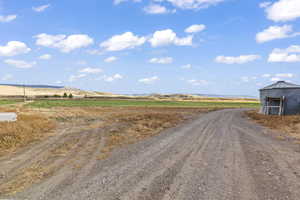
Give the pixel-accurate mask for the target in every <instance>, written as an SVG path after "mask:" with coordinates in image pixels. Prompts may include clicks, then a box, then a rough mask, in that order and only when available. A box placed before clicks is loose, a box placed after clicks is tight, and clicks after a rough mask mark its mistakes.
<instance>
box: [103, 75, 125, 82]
mask: <svg viewBox="0 0 300 200" xmlns="http://www.w3.org/2000/svg"><path fill="white" fill-rule="evenodd" d="M120 79H123V76H122V75H120V74H114V75H112V76H104V77H103V80H104V81H106V82H113V81H116V80H120Z"/></svg>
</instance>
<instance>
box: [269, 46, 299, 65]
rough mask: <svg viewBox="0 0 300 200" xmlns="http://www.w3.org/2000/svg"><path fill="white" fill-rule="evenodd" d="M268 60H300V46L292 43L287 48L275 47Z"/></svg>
mask: <svg viewBox="0 0 300 200" xmlns="http://www.w3.org/2000/svg"><path fill="white" fill-rule="evenodd" d="M268 62H290V63H292V62H300V46H298V45H292V46H290V47H288V48H286V49H279V48H276V49H273V51H272V52H271V53H270V55H269V58H268Z"/></svg>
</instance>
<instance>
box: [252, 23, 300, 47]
mask: <svg viewBox="0 0 300 200" xmlns="http://www.w3.org/2000/svg"><path fill="white" fill-rule="evenodd" d="M298 35H300V33H299V32H298V33H293V26H292V25H283V26H270V27H269V28H267V29H265V30H263V31H262V32H260V33H257V34H256V41H257V42H258V43H263V42H268V41H271V40H275V39H283V38H289V37H295V36H298Z"/></svg>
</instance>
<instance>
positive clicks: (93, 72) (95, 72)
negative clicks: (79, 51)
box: [78, 67, 102, 74]
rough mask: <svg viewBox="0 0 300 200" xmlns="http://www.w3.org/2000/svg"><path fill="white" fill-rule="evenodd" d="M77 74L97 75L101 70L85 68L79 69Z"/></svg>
mask: <svg viewBox="0 0 300 200" xmlns="http://www.w3.org/2000/svg"><path fill="white" fill-rule="evenodd" d="M78 72H79V73H85V74H98V73H101V72H102V69H100V68H92V67H86V68H83V69H80V70H79V71H78Z"/></svg>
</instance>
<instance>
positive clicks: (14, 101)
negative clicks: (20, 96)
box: [0, 100, 20, 106]
mask: <svg viewBox="0 0 300 200" xmlns="http://www.w3.org/2000/svg"><path fill="white" fill-rule="evenodd" d="M17 102H20V101H17V100H0V106H1V105H7V104H14V103H17Z"/></svg>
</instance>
